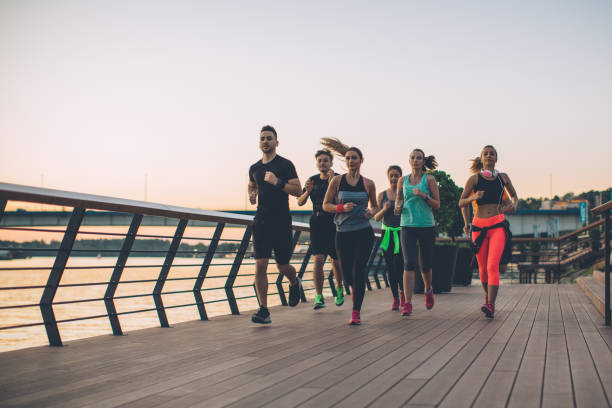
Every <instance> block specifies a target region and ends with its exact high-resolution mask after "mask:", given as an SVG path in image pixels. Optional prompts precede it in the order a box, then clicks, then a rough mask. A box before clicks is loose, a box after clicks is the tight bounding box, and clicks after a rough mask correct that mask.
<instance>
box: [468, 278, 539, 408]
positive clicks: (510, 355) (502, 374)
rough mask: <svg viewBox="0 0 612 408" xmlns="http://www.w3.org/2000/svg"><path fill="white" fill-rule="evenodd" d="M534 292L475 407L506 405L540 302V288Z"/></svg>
mask: <svg viewBox="0 0 612 408" xmlns="http://www.w3.org/2000/svg"><path fill="white" fill-rule="evenodd" d="M534 292H535V293H534V296H532V297H531V299H529V303H528V304H527V308H526V309H525V310H524V312H523V315H522V316H521V318H520V321H519V323H518V325H517V326H516V329H515V331H514V333H512V335H511V337H510V339H509V341H508V343H507V345H506V348H505V349H504V351H503V353H502V354H501V356H500V357H499V360H498V361H497V363H496V364H495V368H494V369H493V372H492V373H491V374H490V375H489V377H488V379H487V381H486V383H485V385H484V387H483V388H482V390H481V392H480V394H479V395H478V398H477V399H476V401H475V403H474V406H475V407H481V406H487V407H505V406H506V404H507V402H508V399H509V396H510V392H511V391H512V386H513V384H514V380H515V378H516V375H517V373H518V369H519V367H520V364H521V361H522V359H523V356H524V354H525V348H526V347H527V341H528V339H529V335H530V333H531V330H532V329H533V324H534V321H535V317H536V312H537V310H538V305H539V303H540V293H541V288H537V289H536V290H535V291H534Z"/></svg>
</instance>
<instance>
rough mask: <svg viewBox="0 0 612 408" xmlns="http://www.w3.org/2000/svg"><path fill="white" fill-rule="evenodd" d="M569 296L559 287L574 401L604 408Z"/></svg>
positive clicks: (594, 369)
mask: <svg viewBox="0 0 612 408" xmlns="http://www.w3.org/2000/svg"><path fill="white" fill-rule="evenodd" d="M569 296H570V289H569V288H568V287H566V286H565V285H564V286H560V287H559V297H560V303H561V313H562V315H563V324H564V327H565V338H566V341H567V350H568V353H569V361H570V369H571V376H572V384H573V386H574V387H573V388H574V393H575V396H576V401H577V403H578V401H579V404H580V405H582V406H586V407H605V406H606V405H608V401H607V399H606V396H605V393H604V389H603V386H602V384H601V380H600V378H599V375H598V373H597V370H596V368H595V364H594V362H593V358H592V356H591V353H590V351H589V349H588V347H587V344H586V341H585V339H584V336H583V334H582V330H581V329H580V325H579V324H578V320H577V318H576V315H575V314H574V310H573V308H572V305H571V303H570V298H569Z"/></svg>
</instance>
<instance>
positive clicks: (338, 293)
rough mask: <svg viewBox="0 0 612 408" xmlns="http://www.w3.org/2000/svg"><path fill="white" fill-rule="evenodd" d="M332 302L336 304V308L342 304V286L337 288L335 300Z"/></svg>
mask: <svg viewBox="0 0 612 408" xmlns="http://www.w3.org/2000/svg"><path fill="white" fill-rule="evenodd" d="M334 301H335V302H336V306H342V305H343V304H344V288H343V287H342V286H340V287H339V288H337V290H336V299H335V300H334Z"/></svg>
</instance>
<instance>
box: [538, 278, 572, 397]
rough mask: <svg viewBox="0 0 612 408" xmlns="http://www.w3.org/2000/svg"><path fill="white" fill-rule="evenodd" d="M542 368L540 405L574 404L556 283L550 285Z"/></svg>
mask: <svg viewBox="0 0 612 408" xmlns="http://www.w3.org/2000/svg"><path fill="white" fill-rule="evenodd" d="M544 370H545V374H544V388H543V390H542V407H554V408H559V407H573V406H575V404H576V399H575V396H574V391H573V384H572V377H571V372H570V366H569V356H568V352H567V342H566V340H565V329H564V327H563V317H562V315H561V305H560V303H559V291H558V289H557V285H553V286H552V290H551V295H550V309H549V311H548V338H547V343H546V366H545V368H544Z"/></svg>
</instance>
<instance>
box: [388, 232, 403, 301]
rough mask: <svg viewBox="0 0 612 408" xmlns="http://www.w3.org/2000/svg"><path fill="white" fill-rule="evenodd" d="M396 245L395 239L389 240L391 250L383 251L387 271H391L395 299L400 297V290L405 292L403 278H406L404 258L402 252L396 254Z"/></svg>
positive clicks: (389, 274) (390, 281)
mask: <svg viewBox="0 0 612 408" xmlns="http://www.w3.org/2000/svg"><path fill="white" fill-rule="evenodd" d="M394 248H395V244H394V241H393V239H390V240H389V248H387V250H386V251H383V254H384V255H385V262H386V263H387V270H388V271H389V273H388V276H389V285H390V286H391V292H392V293H393V297H394V298H396V297H399V291H398V287H399V290H401V291H402V292H403V291H404V284H403V282H402V281H403V279H402V278H403V276H404V257H403V256H402V251H401V250H400V252H399V253H397V254H394V253H393V252H394Z"/></svg>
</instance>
